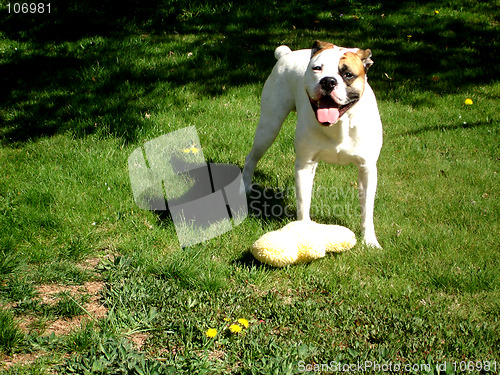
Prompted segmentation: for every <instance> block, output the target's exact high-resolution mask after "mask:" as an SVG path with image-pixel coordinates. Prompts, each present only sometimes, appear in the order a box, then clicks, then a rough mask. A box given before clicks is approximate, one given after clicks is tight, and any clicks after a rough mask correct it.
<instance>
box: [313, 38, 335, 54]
mask: <svg viewBox="0 0 500 375" xmlns="http://www.w3.org/2000/svg"><path fill="white" fill-rule="evenodd" d="M334 47H335V44H333V43H330V42H322V41H320V40H317V41H315V42H314V44H313V46H312V48H311V57H313V56H315V55H317V54H318V53H320V52H322V51H324V50H325V49H331V48H334Z"/></svg>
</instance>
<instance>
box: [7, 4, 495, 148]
mask: <svg viewBox="0 0 500 375" xmlns="http://www.w3.org/2000/svg"><path fill="white" fill-rule="evenodd" d="M457 3H459V4H456V5H453V6H450V5H449V2H445V1H442V2H440V1H434V2H430V1H424V2H418V3H417V2H414V1H389V2H384V3H383V4H382V3H380V2H377V1H365V2H363V3H355V2H352V1H348V0H337V1H329V2H324V3H322V4H318V3H317V2H312V1H309V0H307V1H291V2H288V3H287V4H285V5H281V4H278V2H276V1H274V2H264V1H262V2H259V1H258V2H255V1H253V2H250V1H247V2H239V3H238V5H237V4H235V3H225V2H222V1H215V2H210V3H208V2H204V1H201V0H200V1H189V2H188V1H187V0H179V1H172V0H163V1H152V0H148V1H145V2H144V1H142V2H140V1H138V0H126V1H125V2H117V1H116V0H100V1H97V0H90V1H88V2H77V1H75V0H71V1H68V2H64V3H58V4H53V7H52V9H51V13H50V14H47V13H46V14H36V15H32V14H13V13H11V14H8V13H7V12H6V11H3V12H2V13H1V14H2V15H1V16H0V24H1V25H2V30H1V32H2V34H3V35H4V37H6V38H8V39H10V42H11V45H10V46H8V47H6V49H5V51H4V53H3V54H2V59H1V60H0V87H2V90H1V92H0V101H1V102H2V103H3V104H2V106H1V107H0V116H1V118H2V122H1V125H0V138H1V139H2V140H3V142H4V143H7V144H8V143H16V142H24V141H26V140H28V139H36V138H37V137H41V136H50V135H53V134H56V133H59V132H64V131H68V130H69V131H72V132H73V133H74V134H76V135H77V136H79V135H84V134H89V133H94V132H102V133H103V134H106V135H112V136H119V137H122V138H123V139H124V140H125V141H129V142H134V141H135V140H136V139H137V137H138V133H139V132H140V129H141V128H142V127H143V126H144V121H143V119H144V116H145V114H146V113H147V112H148V111H149V110H150V109H151V108H152V107H161V106H162V105H163V103H162V101H163V100H164V97H165V95H166V94H167V95H168V91H169V90H172V89H174V90H175V89H177V88H182V87H184V86H187V85H189V86H190V88H192V89H193V90H195V91H196V92H197V93H198V94H199V95H202V96H206V97H214V96H218V95H220V94H222V93H223V92H224V88H225V87H231V86H232V87H234V86H241V85H246V84H252V83H262V84H263V82H264V80H265V78H266V76H267V75H268V73H269V71H270V69H271V68H272V66H273V64H274V58H273V50H274V48H275V47H276V46H277V45H278V44H280V43H286V44H289V45H290V46H291V47H292V48H294V49H298V48H308V47H309V46H310V45H311V43H312V42H313V41H314V40H315V39H324V40H329V41H333V42H335V43H337V44H339V45H345V46H359V47H363V48H371V49H372V50H373V52H374V61H375V64H376V65H375V66H374V68H373V69H372V70H371V72H370V82H371V83H372V86H373V87H374V88H375V91H376V93H377V95H378V97H379V98H382V99H387V100H401V101H407V102H409V104H411V105H415V106H419V105H420V106H422V105H424V106H427V105H432V101H430V102H428V103H427V102H426V103H418V102H416V101H415V99H414V98H413V97H412V95H411V93H412V92H415V91H421V92H424V91H425V92H429V91H430V92H432V93H435V94H446V93H454V92H457V91H458V90H467V89H468V88H469V87H472V86H475V85H480V84H488V83H491V82H493V81H494V80H497V77H498V66H499V62H500V61H499V58H498V54H497V53H496V50H497V48H496V47H497V46H498V43H499V42H498V28H497V26H496V25H497V24H498V20H499V19H500V16H499V13H500V12H499V7H498V6H495V5H491V4H489V3H488V2H475V3H474V5H471V4H469V3H467V4H465V0H464V2H463V4H462V3H461V2H457ZM465 5H467V6H465ZM440 7H442V8H443V10H442V11H441V12H440V13H439V14H435V13H434V11H433V9H435V8H440ZM464 9H465V10H464ZM4 10H5V9H4ZM480 12H481V13H480ZM475 13H477V14H487V15H490V16H489V18H488V17H483V18H481V17H479V16H477V17H476V15H475ZM20 17H22V20H23V22H19V20H20ZM186 35H191V37H190V38H183V36H186ZM138 37H140V38H141V40H142V42H143V43H139V42H137V43H132V42H130V43H127V42H126V40H127V38H138ZM16 41H20V42H21V43H27V44H26V45H27V46H28V47H27V48H26V49H25V50H15V49H14V47H13V46H14V45H15V44H16V43H17V42H16ZM144 43H146V44H148V45H149V46H150V47H152V48H157V49H160V52H159V53H158V54H157V55H152V54H151V51H148V50H146V49H145V48H144ZM191 51H198V53H193V54H192V55H191V57H190V58H189V59H188V60H187V59H185V58H181V57H183V56H186V55H187V54H188V53H189V52H191ZM169 54H171V55H172V58H165V56H167V57H168V56H169ZM141 59H142V60H145V61H150V62H151V63H152V64H153V65H155V63H156V65H157V66H155V67H154V68H151V69H147V68H145V67H144V66H142V67H141V66H138V65H137V64H135V62H137V61H139V60H141ZM495 72H496V73H495ZM158 87H163V88H162V90H163V91H161V90H160V91H161V93H159V94H158V93H157V92H156V91H157V90H158ZM169 104H171V105H174V106H179V107H180V108H181V107H182V106H184V105H186V103H183V102H179V103H177V102H175V100H173V102H172V103H169Z"/></svg>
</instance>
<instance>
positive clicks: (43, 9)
mask: <svg viewBox="0 0 500 375" xmlns="http://www.w3.org/2000/svg"><path fill="white" fill-rule="evenodd" d="M7 11H8V12H9V14H10V13H14V14H28V13H31V14H43V13H50V11H51V8H50V3H47V4H45V3H8V4H7Z"/></svg>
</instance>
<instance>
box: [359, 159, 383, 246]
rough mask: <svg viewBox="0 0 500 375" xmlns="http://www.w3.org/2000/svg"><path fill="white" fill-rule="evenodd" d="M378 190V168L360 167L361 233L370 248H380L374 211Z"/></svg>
mask: <svg viewBox="0 0 500 375" xmlns="http://www.w3.org/2000/svg"><path fill="white" fill-rule="evenodd" d="M376 190H377V166H376V165H368V166H360V167H358V193H359V204H360V206H361V231H362V233H363V240H364V242H365V243H366V244H367V245H368V246H373V247H380V245H379V243H378V241H377V237H376V235H375V227H374V225H373V209H374V205H375V193H376Z"/></svg>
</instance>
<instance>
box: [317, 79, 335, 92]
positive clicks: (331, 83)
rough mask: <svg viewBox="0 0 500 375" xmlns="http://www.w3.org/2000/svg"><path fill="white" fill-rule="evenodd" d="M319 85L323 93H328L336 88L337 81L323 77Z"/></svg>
mask: <svg viewBox="0 0 500 375" xmlns="http://www.w3.org/2000/svg"><path fill="white" fill-rule="evenodd" d="M319 85H320V86H321V88H322V89H323V90H324V91H326V92H328V93H329V92H330V91H332V90H333V89H334V88H335V86H337V80H336V79H335V78H333V77H323V78H321V80H320V81H319Z"/></svg>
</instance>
